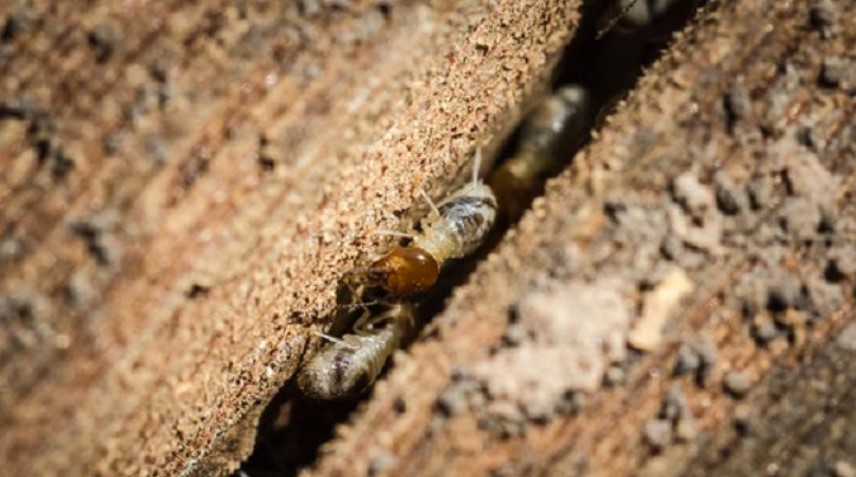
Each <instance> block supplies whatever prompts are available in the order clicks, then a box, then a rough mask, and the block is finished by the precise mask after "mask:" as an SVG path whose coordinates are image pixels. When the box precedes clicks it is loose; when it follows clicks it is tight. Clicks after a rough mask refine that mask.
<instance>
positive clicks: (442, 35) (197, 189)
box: [0, 1, 576, 475]
mask: <svg viewBox="0 0 856 477" xmlns="http://www.w3.org/2000/svg"><path fill="white" fill-rule="evenodd" d="M340 3H341V4H340V5H332V4H330V5H328V4H327V3H326V2H312V1H307V2H264V1H250V2H239V3H237V4H233V3H232V2H218V1H207V2H193V3H185V2H133V1H132V2H118V3H117V2H97V1H87V2H43V1H36V2H3V3H2V5H0V18H2V19H4V21H5V22H6V23H5V26H4V30H3V38H2V43H0V78H2V79H0V104H2V108H0V110H1V111H2V112H0V115H2V119H0V164H2V170H3V171H4V172H3V174H2V178H0V207H2V215H0V234H2V246H0V253H2V255H0V290H2V302H0V306H2V311H0V314H2V317H3V318H2V320H3V328H2V330H0V382H2V383H3V386H2V390H0V427H2V429H3V431H2V433H0V462H2V467H3V468H4V469H5V470H4V471H5V472H9V473H10V474H15V473H27V474H30V475H96V474H97V475H154V474H158V475H175V474H179V473H184V474H192V473H193V472H196V473H198V474H200V475H205V474H208V473H211V472H215V471H216V473H223V472H225V471H227V470H228V469H230V468H234V467H235V466H236V465H237V464H238V462H239V461H240V460H241V459H242V458H244V457H245V456H246V455H247V454H248V453H249V451H250V449H251V447H252V443H253V439H254V433H253V432H252V429H253V428H254V426H255V423H256V420H257V417H258V414H259V412H261V410H262V409H263V408H264V405H265V404H266V403H267V401H268V400H269V399H270V398H271V397H272V396H273V394H274V393H275V392H276V390H277V389H278V388H279V387H280V386H281V385H282V383H283V382H285V380H287V379H288V378H289V377H290V376H291V374H292V373H293V372H294V370H295V367H296V365H297V363H298V362H299V360H300V359H301V355H302V353H303V350H304V346H305V343H306V337H307V336H308V335H309V332H310V330H311V329H312V327H313V326H315V325H324V326H326V325H327V324H328V323H325V322H324V319H325V317H326V316H327V314H328V312H329V311H331V309H332V307H333V305H334V294H335V289H336V283H337V280H338V278H339V277H340V276H341V275H342V274H343V273H344V272H345V271H347V270H349V269H351V268H352V267H354V266H355V265H356V263H357V260H358V259H362V260H364V259H365V257H366V256H369V255H371V254H373V253H376V252H377V251H378V250H379V247H380V242H381V239H380V238H378V237H377V236H373V235H372V231H373V230H375V229H378V228H387V229H389V228H399V227H401V228H404V227H406V226H407V225H409V224H410V223H411V221H412V218H413V217H414V215H413V214H414V213H416V212H415V211H412V210H411V208H412V205H413V203H414V197H416V191H417V189H418V188H420V187H422V188H424V189H427V190H428V191H429V192H431V193H432V194H433V195H435V196H438V195H440V194H442V192H443V191H445V190H446V189H447V188H448V187H449V184H450V183H451V182H454V181H456V180H457V178H458V177H459V176H460V177H463V175H465V173H464V170H465V169H468V162H469V159H470V157H471V154H472V152H473V151H474V149H475V147H476V145H477V141H479V142H480V143H482V142H483V143H484V144H485V145H486V146H487V147H488V148H489V149H490V148H491V147H495V145H494V146H491V144H492V143H493V142H495V140H496V139H499V138H501V137H502V136H503V135H504V134H507V131H508V130H509V129H510V128H511V127H513V124H514V122H515V121H516V119H517V117H519V115H520V108H521V107H522V105H523V104H524V102H525V101H526V100H527V98H529V97H530V96H531V95H532V94H533V93H534V92H536V91H538V90H539V89H543V88H544V86H545V83H546V80H547V79H548V76H549V70H550V68H551V65H552V64H553V63H554V62H555V61H556V60H557V59H558V54H559V53H560V52H561V49H562V47H563V45H564V43H565V42H566V41H567V39H568V38H569V36H570V33H571V29H572V26H573V25H574V18H575V16H576V4H575V3H574V2H558V1H549V2H543V3H540V4H539V5H538V7H537V8H529V7H525V6H523V5H521V4H519V3H518V2H514V1H505V2H494V3H492V4H490V5H479V4H478V3H476V2H469V1H463V2H454V1H451V2H446V1H438V2H433V3H421V2H420V3H416V2H375V1H356V2H340ZM245 431H249V432H245Z"/></svg>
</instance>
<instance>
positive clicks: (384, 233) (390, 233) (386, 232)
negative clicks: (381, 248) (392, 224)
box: [372, 229, 413, 240]
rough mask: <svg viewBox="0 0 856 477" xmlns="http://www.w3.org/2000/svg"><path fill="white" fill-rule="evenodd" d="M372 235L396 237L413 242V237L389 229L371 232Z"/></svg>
mask: <svg viewBox="0 0 856 477" xmlns="http://www.w3.org/2000/svg"><path fill="white" fill-rule="evenodd" d="M372 235H382V236H386V237H398V238H406V239H410V240H413V235H411V234H408V233H405V232H399V231H398V230H390V229H376V230H373V231H372Z"/></svg>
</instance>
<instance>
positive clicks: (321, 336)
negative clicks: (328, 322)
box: [314, 330, 360, 350]
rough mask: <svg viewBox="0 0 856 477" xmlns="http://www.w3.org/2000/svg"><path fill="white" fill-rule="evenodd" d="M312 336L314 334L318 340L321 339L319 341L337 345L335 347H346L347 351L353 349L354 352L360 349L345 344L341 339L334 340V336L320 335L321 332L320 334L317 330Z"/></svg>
mask: <svg viewBox="0 0 856 477" xmlns="http://www.w3.org/2000/svg"><path fill="white" fill-rule="evenodd" d="M314 334H315V336H317V337H319V338H321V339H324V340H327V341H330V342H331V343H335V344H337V345H339V346H344V347H346V348H348V349H354V350H356V349H360V347H359V346H355V345H353V344H351V343H348V342H347V341H345V340H342V339H339V338H336V337H335V336H332V335H328V334H327V333H322V332H320V331H318V330H315V331H314Z"/></svg>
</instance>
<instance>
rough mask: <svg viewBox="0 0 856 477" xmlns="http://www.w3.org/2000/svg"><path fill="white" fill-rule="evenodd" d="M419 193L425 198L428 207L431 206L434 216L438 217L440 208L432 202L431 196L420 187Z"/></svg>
mask: <svg viewBox="0 0 856 477" xmlns="http://www.w3.org/2000/svg"><path fill="white" fill-rule="evenodd" d="M419 195H421V196H422V198H423V199H425V202H427V203H428V207H430V208H431V213H432V214H434V216H435V217H440V209H438V208H437V205H436V204H435V203H434V201H433V200H431V197H430V196H429V195H428V193H427V192H425V189H423V188H421V187H420V188H419Z"/></svg>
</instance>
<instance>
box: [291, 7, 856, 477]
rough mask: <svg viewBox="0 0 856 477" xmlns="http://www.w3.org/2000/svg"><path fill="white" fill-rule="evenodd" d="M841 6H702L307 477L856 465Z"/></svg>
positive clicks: (847, 38) (849, 146)
mask: <svg viewBox="0 0 856 477" xmlns="http://www.w3.org/2000/svg"><path fill="white" fill-rule="evenodd" d="M821 7H822V8H823V9H825V10H824V11H825V12H827V13H828V15H827V18H834V20H832V21H831V23H829V24H823V22H819V21H818V18H819V17H820V16H822V15H821V13H822V12H821V11H820V10H819V9H818V8H821ZM854 14H856V5H854V3H853V2H838V3H829V4H823V5H821V6H820V7H811V8H810V5H808V4H807V3H806V2H774V1H767V0H755V1H743V2H713V3H712V4H710V5H709V6H708V10H707V11H706V12H705V13H704V14H703V17H702V21H700V22H699V23H697V24H696V25H695V26H694V27H693V28H691V29H690V30H689V31H687V32H685V33H684V34H683V35H681V36H680V37H679V38H678V39H677V40H676V42H675V44H674V45H673V47H672V48H671V50H670V52H669V55H668V56H667V57H666V58H665V59H663V60H662V61H659V62H658V63H657V64H656V65H655V66H654V67H653V68H651V70H650V71H648V73H647V74H646V75H645V77H644V78H643V79H642V80H641V81H640V83H639V85H638V86H637V88H636V90H635V91H634V93H633V94H632V95H631V96H630V97H629V98H628V100H627V101H626V103H625V104H623V105H621V106H620V108H619V111H618V112H617V113H616V114H614V115H613V116H612V117H611V118H610V119H609V120H608V121H607V125H606V126H605V127H604V129H603V130H602V132H601V133H600V134H599V137H597V138H596V140H595V141H594V142H593V143H592V144H590V145H589V147H588V148H587V149H586V150H584V151H583V152H582V153H581V154H579V155H578V156H577V157H576V158H575V162H574V165H573V166H572V168H571V169H570V170H569V171H568V172H567V173H565V174H563V175H562V176H561V177H559V178H557V179H556V180H554V181H552V183H551V184H550V185H549V187H548V191H547V193H546V194H545V196H544V197H543V199H540V200H538V201H536V203H535V205H534V210H532V211H531V212H530V213H529V214H528V215H527V216H526V217H524V219H523V221H522V222H521V223H520V224H519V226H518V227H517V228H516V229H515V230H513V231H512V232H510V233H509V234H508V235H507V236H506V238H505V241H504V242H503V243H502V244H501V245H500V246H499V247H498V249H497V250H496V251H495V253H494V254H492V255H491V256H490V257H489V258H488V259H487V260H486V262H485V263H482V264H481V266H480V267H479V269H478V271H477V272H476V273H475V275H474V276H473V277H472V279H471V281H470V282H469V283H468V284H467V285H466V286H464V287H462V288H461V289H460V290H457V292H456V293H455V294H454V297H453V298H452V300H451V302H450V303H449V305H448V308H447V309H446V310H445V311H444V312H443V313H442V314H441V315H440V316H439V317H437V318H436V319H435V320H434V322H433V323H432V325H431V326H430V329H429V330H428V332H427V333H425V338H424V339H423V340H421V341H420V342H418V343H417V344H416V345H414V346H413V347H412V348H411V349H410V350H409V351H408V353H407V355H406V356H404V355H402V356H401V357H400V359H398V360H397V361H396V362H395V366H394V368H393V370H392V372H391V373H390V374H389V377H388V379H386V380H385V381H384V382H382V383H379V384H378V385H377V386H376V387H375V390H374V393H373V395H372V397H371V399H370V400H369V401H368V403H367V404H366V406H365V407H364V408H363V409H361V410H360V411H359V412H358V413H357V414H356V415H355V416H354V417H353V418H352V420H351V422H350V423H348V424H347V425H345V426H344V427H342V428H341V429H339V432H338V437H337V438H336V439H334V440H333V441H332V442H330V443H329V444H327V445H326V446H325V448H324V454H323V455H322V457H321V458H320V459H319V462H318V463H317V465H316V467H315V468H314V470H311V471H309V472H307V473H306V475H363V474H365V473H367V472H368V473H370V474H372V475H487V474H490V475H630V474H641V475H658V476H659V475H684V474H691V475H757V474H759V473H762V472H766V473H768V474H777V475H806V474H805V473H803V471H808V470H814V471H820V472H825V473H828V472H831V471H832V470H833V467H835V468H836V469H835V471H836V472H841V471H845V472H846V471H847V466H848V465H849V466H852V465H854V464H856V463H854V461H853V456H854V455H856V441H854V437H853V436H854V434H853V425H854V422H856V421H854V419H856V415H854V413H853V410H852V406H850V405H849V404H847V402H848V401H847V399H848V396H851V395H852V393H853V389H854V384H856V382H854V379H856V378H854V375H853V374H852V373H850V374H847V372H846V370H849V369H850V368H851V366H850V365H848V364H847V362H848V361H849V360H852V359H853V355H852V353H853V351H852V347H853V344H852V340H853V334H854V330H853V328H852V327H851V328H849V329H848V331H847V332H846V333H845V334H844V335H842V338H841V339H840V340H839V341H840V342H841V343H844V344H843V345H842V346H844V347H845V348H848V349H849V350H850V351H841V350H838V351H836V350H829V351H823V352H822V354H821V356H820V357H819V358H814V359H812V358H811V357H812V356H813V355H815V353H817V352H818V350H823V349H825V348H829V347H830V346H832V345H830V344H829V342H830V339H831V338H833V337H835V336H836V335H837V334H838V333H839V330H840V329H841V328H842V327H843V326H844V325H845V324H846V323H848V322H852V319H853V309H852V305H853V290H854V289H853V283H854V282H853V278H854V276H853V273H852V272H853V270H852V265H847V266H845V265H844V263H845V262H848V263H852V262H851V261H852V259H853V258H854V256H853V251H854V248H853V247H854V242H853V240H854V237H856V235H854V232H856V208H854V202H853V192H854V180H856V176H854V170H856V161H854V157H856V150H854V139H856V136H854V133H856V129H854V126H853V115H854V101H853V94H854V89H853V88H854V83H853V82H852V81H853V77H852V76H849V79H847V80H846V81H845V80H843V77H842V76H838V79H837V80H836V79H835V78H830V77H829V76H828V75H829V74H830V73H831V72H834V71H836V72H840V71H841V66H842V65H845V64H846V65H847V66H846V67H844V69H847V70H848V71H849V73H847V74H848V75H852V74H853V67H854V66H853V65H854V63H853V61H854V60H853V57H852V51H854V50H853V48H854V46H856V33H854V32H856V29H855V28H854V26H856V25H854V23H853V19H854V18H856V17H854ZM838 74H839V73H835V74H834V75H838ZM845 83H846V85H845ZM836 257H838V258H836ZM845 257H846V258H845ZM839 267H842V269H839ZM843 268H847V269H848V270H847V271H846V272H844V271H843ZM543 309H548V310H551V312H550V313H547V314H546V315H548V317H547V318H545V316H544V315H545V313H544V312H543ZM628 316H629V323H628ZM593 321H600V322H606V323H610V324H609V325H608V329H607V330H598V329H591V328H592V327H591V325H590V323H592V322H593ZM521 327H522V330H523V331H524V333H520V330H521ZM616 332H617V333H620V334H621V335H622V336H626V337H627V340H628V342H629V343H630V344H631V345H632V346H635V347H637V348H639V349H640V350H639V352H629V353H626V354H624V355H622V353H621V352H620V350H619V352H617V353H616V352H615V350H612V349H610V348H611V344H612V339H613V338H614V336H613V333H616ZM591 342H595V343H596V345H595V346H591V344H590V343H591ZM562 345H564V346H573V347H575V349H582V351H581V352H580V353H577V354H574V353H570V354H567V353H565V354H561V353H556V352H555V350H556V348H557V347H561V346H562ZM539 359H540V360H539ZM551 359H552V360H560V364H559V365H556V364H555V362H551ZM800 367H802V368H804V370H803V371H799V368H800ZM794 368H797V370H796V371H792V370H794ZM772 369H775V372H773V373H772V374H771V373H770V371H771V370H772ZM592 370H596V371H597V372H595V373H592ZM836 370H841V371H838V372H836ZM568 373H577V374H576V375H575V376H570V377H569V376H568ZM604 373H605V376H604V377H603V381H604V382H605V383H607V384H608V386H606V385H604V386H605V387H602V386H601V380H600V379H599V376H601V375H602V374H604ZM592 375H593V376H592ZM768 376H769V377H768ZM818 383H822V386H823V387H819V386H820V385H819V384H818ZM753 388H754V389H755V390H754V391H753ZM569 389H570V390H574V391H575V392H572V393H568V392H566V391H567V390H569ZM738 399H744V400H745V402H744V403H740V404H738ZM735 426H736V428H737V431H735V430H733V429H734V428H735ZM836 459H843V460H841V461H838V460H836ZM848 475H849V474H848Z"/></svg>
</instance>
